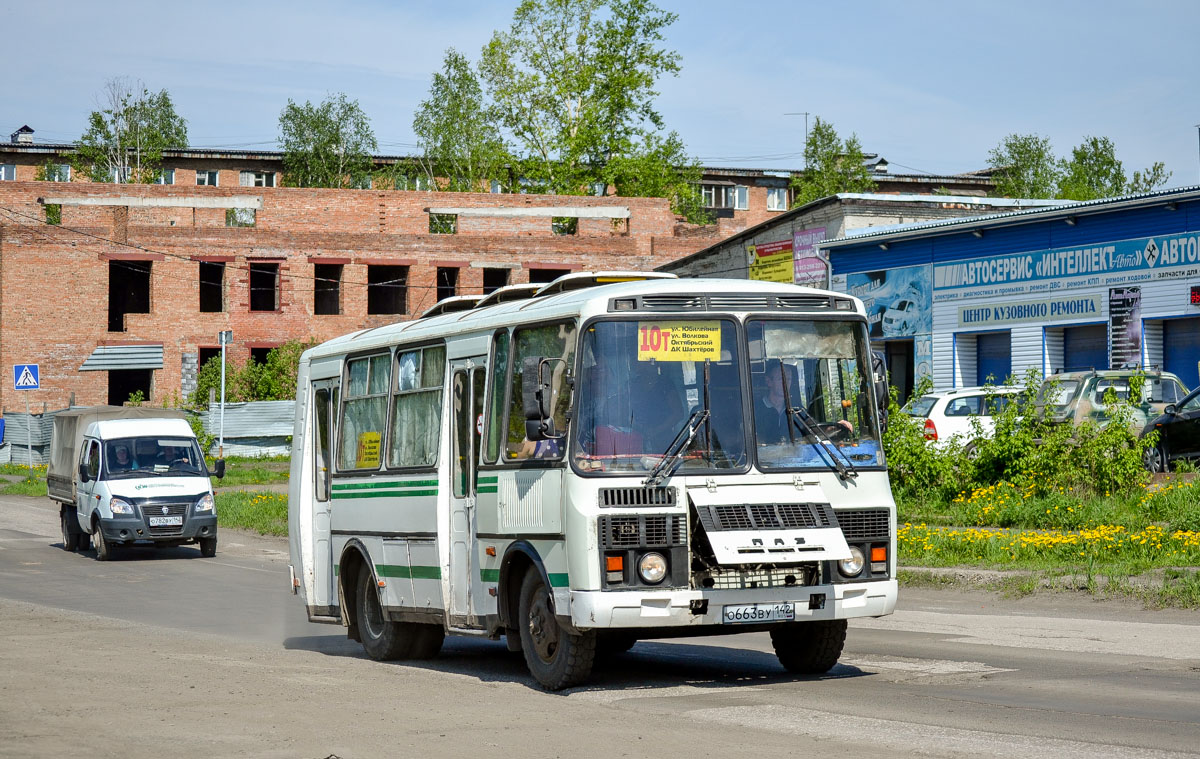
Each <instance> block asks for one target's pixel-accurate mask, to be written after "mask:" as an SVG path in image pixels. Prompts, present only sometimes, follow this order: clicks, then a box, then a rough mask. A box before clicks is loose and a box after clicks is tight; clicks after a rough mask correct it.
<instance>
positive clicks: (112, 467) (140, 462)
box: [104, 436, 208, 479]
mask: <svg viewBox="0 0 1200 759" xmlns="http://www.w3.org/2000/svg"><path fill="white" fill-rule="evenodd" d="M104 471H105V476H106V478H107V479H122V478H132V477H145V476H146V475H170V476H172V477H180V476H182V477H188V476H193V477H195V476H201V477H204V476H208V470H207V468H206V467H205V466H204V457H203V456H201V455H200V446H199V445H197V444H196V441H195V439H192V438H182V437H180V438H171V437H158V436H152V437H126V438H117V439H115V440H106V441H104Z"/></svg>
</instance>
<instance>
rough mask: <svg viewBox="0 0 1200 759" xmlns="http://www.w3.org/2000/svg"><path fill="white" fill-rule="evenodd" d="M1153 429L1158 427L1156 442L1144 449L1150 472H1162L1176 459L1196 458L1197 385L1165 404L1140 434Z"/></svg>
mask: <svg viewBox="0 0 1200 759" xmlns="http://www.w3.org/2000/svg"><path fill="white" fill-rule="evenodd" d="M1153 430H1158V443H1156V444H1155V445H1154V447H1152V448H1147V449H1146V468H1147V469H1149V470H1150V471H1151V472H1165V471H1167V469H1168V468H1170V466H1171V464H1172V463H1174V462H1176V461H1184V460H1187V459H1200V388H1196V389H1195V390H1193V391H1192V392H1191V393H1190V394H1188V396H1187V397H1185V398H1184V399H1183V400H1182V401H1180V402H1179V403H1178V404H1171V405H1169V406H1167V407H1166V409H1164V412H1163V414H1162V415H1161V416H1158V417H1155V418H1154V419H1151V420H1150V423H1149V424H1147V425H1146V426H1145V428H1144V429H1143V430H1142V435H1143V436H1145V435H1148V434H1150V432H1151V431H1153Z"/></svg>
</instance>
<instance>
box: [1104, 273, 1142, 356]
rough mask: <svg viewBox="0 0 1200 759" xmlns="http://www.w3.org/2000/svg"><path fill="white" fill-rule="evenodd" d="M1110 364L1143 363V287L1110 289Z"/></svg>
mask: <svg viewBox="0 0 1200 759" xmlns="http://www.w3.org/2000/svg"><path fill="white" fill-rule="evenodd" d="M1108 334H1109V335H1110V336H1111V339H1110V341H1109V345H1110V346H1111V347H1110V348H1109V350H1110V351H1111V352H1110V354H1109V357H1108V362H1109V363H1108V365H1109V366H1111V367H1113V368H1114V369H1119V368H1123V367H1127V366H1141V364H1142V288H1140V287H1114V288H1112V289H1110V290H1109V291H1108Z"/></svg>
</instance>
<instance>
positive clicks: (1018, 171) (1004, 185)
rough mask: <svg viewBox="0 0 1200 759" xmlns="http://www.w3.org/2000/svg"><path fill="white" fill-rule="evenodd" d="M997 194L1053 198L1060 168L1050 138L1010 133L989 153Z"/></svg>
mask: <svg viewBox="0 0 1200 759" xmlns="http://www.w3.org/2000/svg"><path fill="white" fill-rule="evenodd" d="M988 165H989V166H991V167H992V168H993V169H995V170H996V171H995V172H994V173H993V176H994V177H995V180H996V193H997V194H999V195H1002V196H1005V197H1009V198H1053V197H1054V196H1055V195H1056V194H1057V193H1058V181H1059V174H1060V168H1059V164H1058V162H1057V161H1056V160H1055V158H1054V151H1053V149H1052V148H1051V146H1050V138H1049V137H1041V136H1039V135H1036V134H1010V135H1008V136H1007V137H1005V138H1004V139H1003V140H1001V141H1000V144H999V145H997V146H996V147H994V148H992V149H991V150H990V151H989V152H988Z"/></svg>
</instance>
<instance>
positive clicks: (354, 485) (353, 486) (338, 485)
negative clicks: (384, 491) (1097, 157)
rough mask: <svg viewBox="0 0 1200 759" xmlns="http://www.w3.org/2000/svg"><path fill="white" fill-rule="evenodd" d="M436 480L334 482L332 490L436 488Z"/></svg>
mask: <svg viewBox="0 0 1200 759" xmlns="http://www.w3.org/2000/svg"><path fill="white" fill-rule="evenodd" d="M437 484H438V481H437V480H380V481H379V482H335V483H333V489H334V490H378V489H380V488H415V487H429V486H430V485H434V486H436V485H437Z"/></svg>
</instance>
